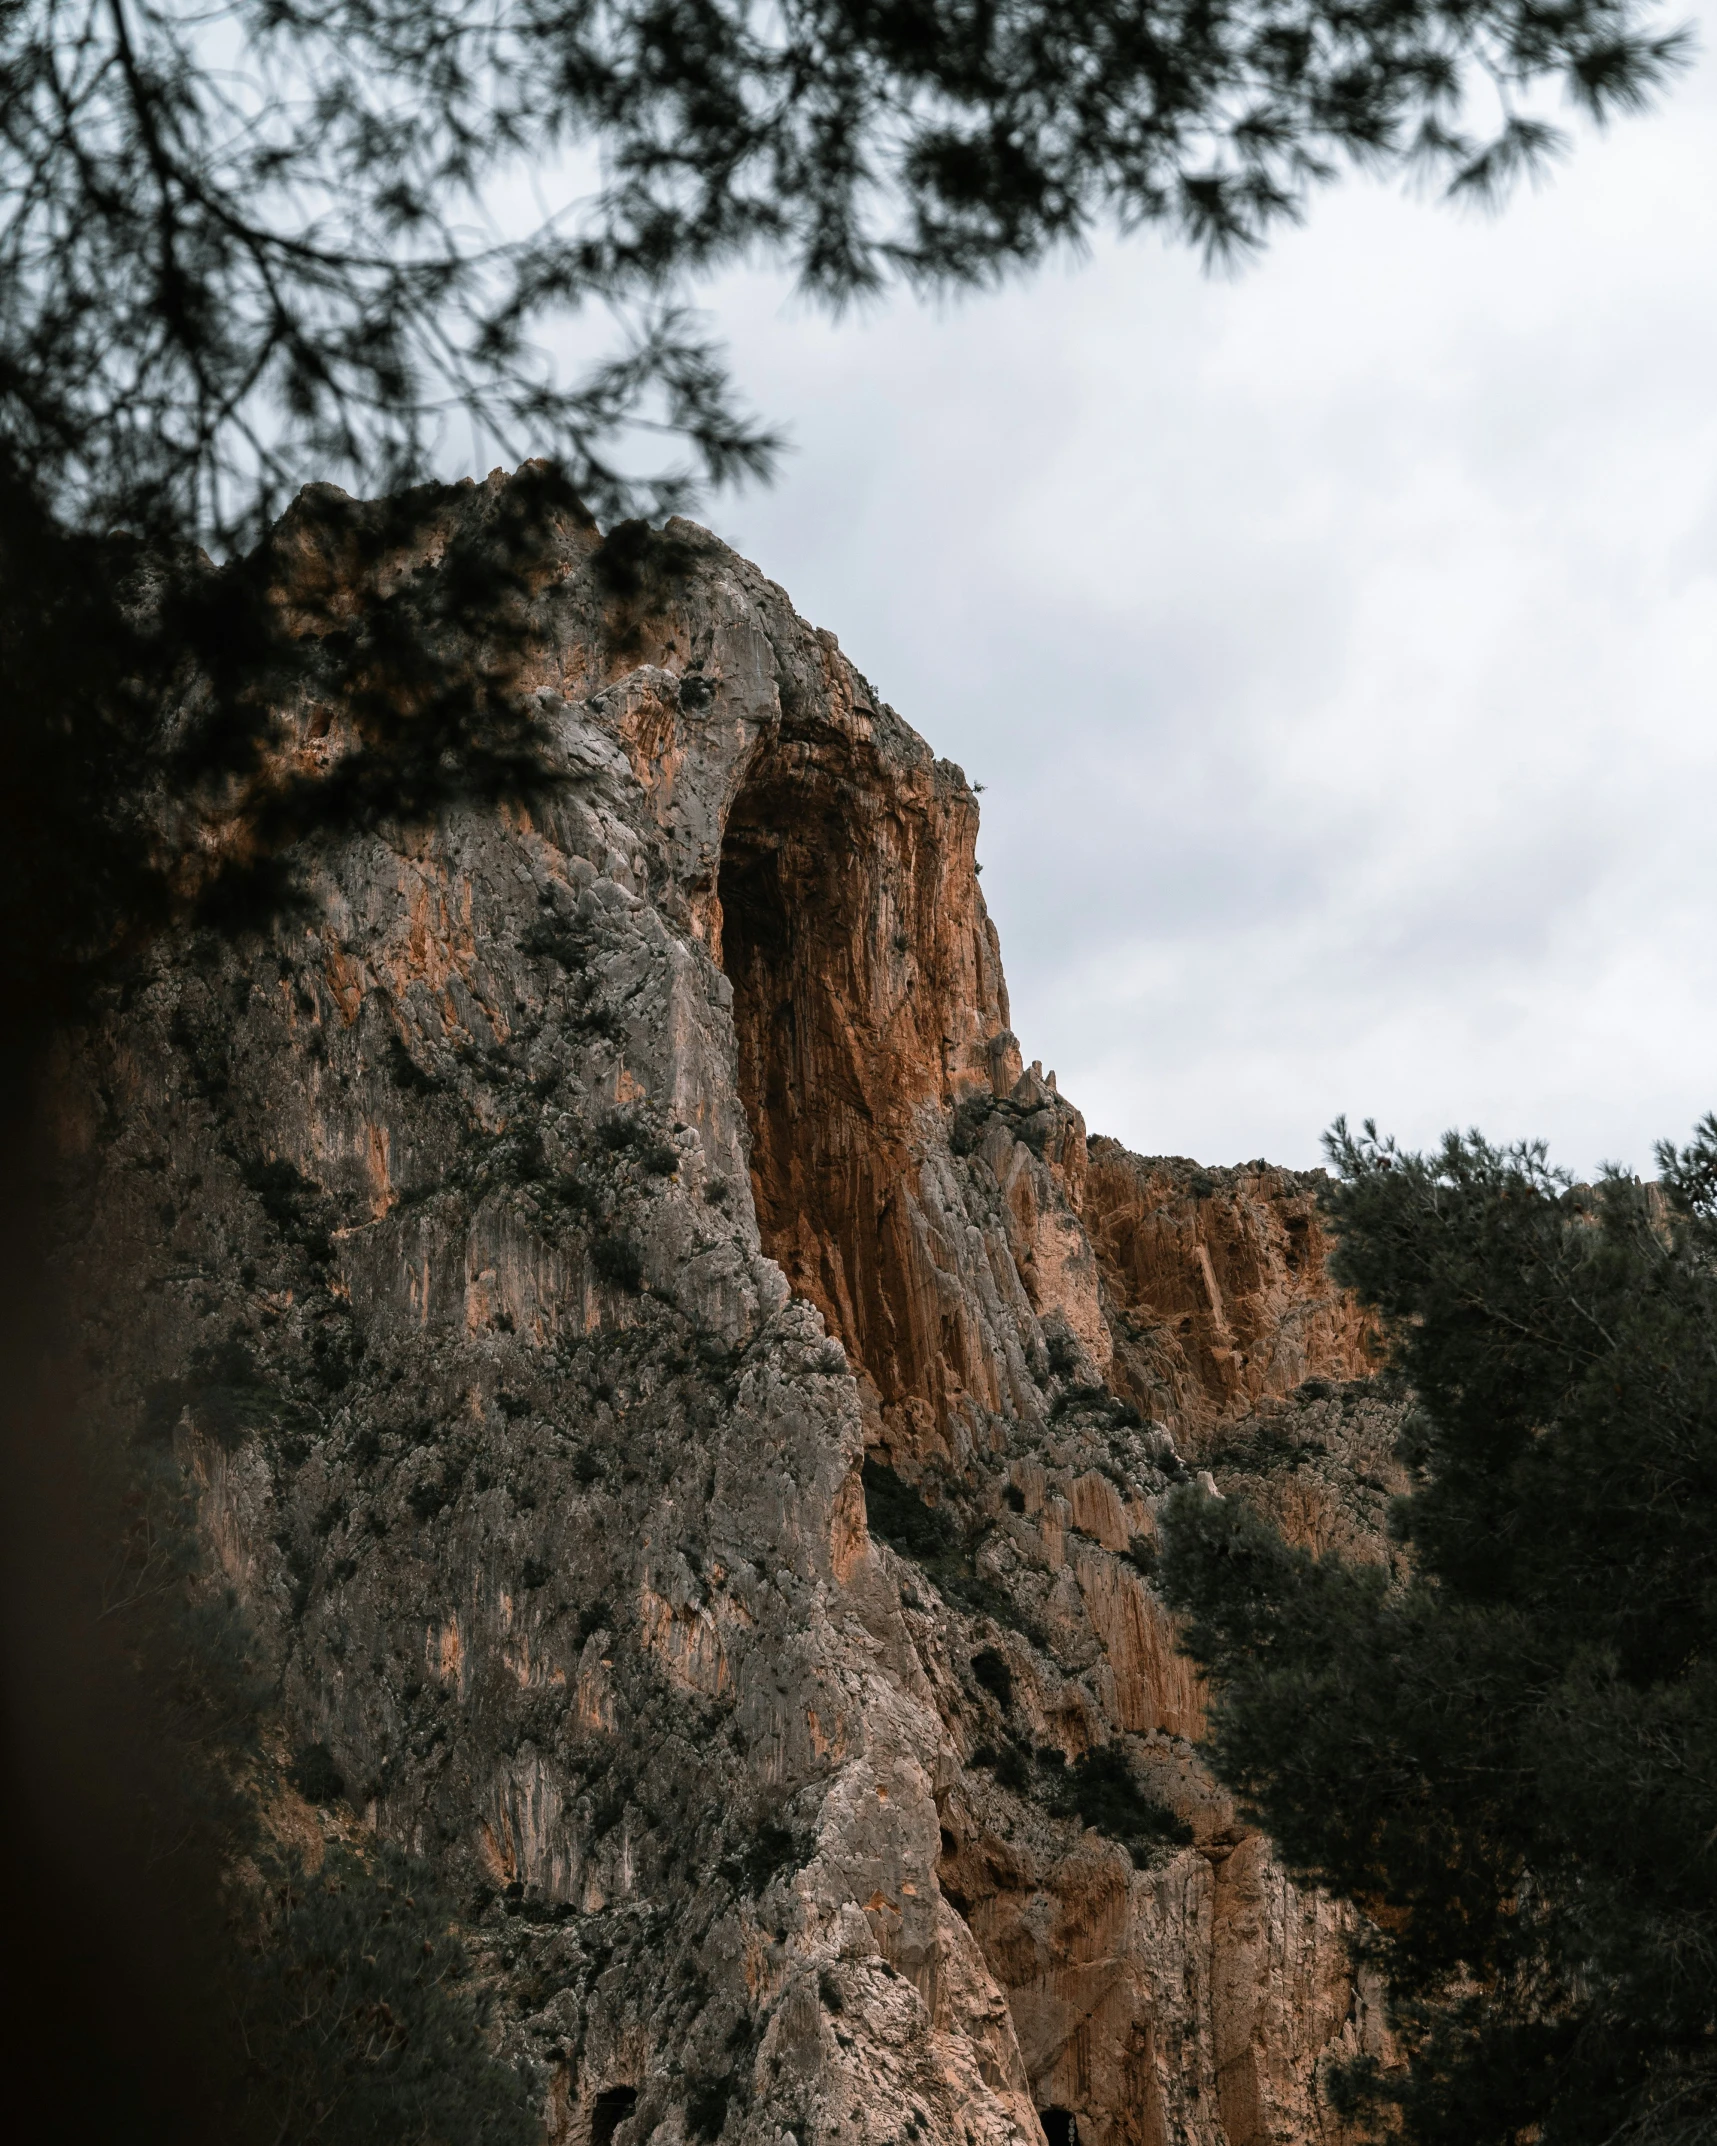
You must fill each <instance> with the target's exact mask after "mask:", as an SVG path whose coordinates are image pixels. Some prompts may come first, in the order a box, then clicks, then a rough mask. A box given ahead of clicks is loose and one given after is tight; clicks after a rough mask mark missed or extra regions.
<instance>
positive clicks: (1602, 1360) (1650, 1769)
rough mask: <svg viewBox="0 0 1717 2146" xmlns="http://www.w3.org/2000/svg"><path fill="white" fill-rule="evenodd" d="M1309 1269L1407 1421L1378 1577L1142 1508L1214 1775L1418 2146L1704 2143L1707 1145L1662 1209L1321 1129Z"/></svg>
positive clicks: (1229, 1515) (1715, 2110)
mask: <svg viewBox="0 0 1717 2146" xmlns="http://www.w3.org/2000/svg"><path fill="white" fill-rule="evenodd" d="M1329 1148H1330V1153H1331V1157H1332V1160H1333V1161H1334V1162H1335V1163H1336V1165H1337V1167H1338V1169H1339V1172H1340V1180H1339V1182H1338V1183H1337V1184H1335V1185H1334V1186H1333V1187H1332V1189H1331V1190H1330V1192H1329V1193H1328V1195H1327V1205H1328V1210H1329V1214H1330V1218H1331V1220H1332V1222H1333V1224H1334V1227H1335V1228H1336V1230H1337V1231H1338V1233H1339V1253H1338V1259H1337V1271H1338V1273H1339V1275H1340V1277H1341V1278H1342V1279H1343V1280H1345V1281H1346V1283H1347V1284H1348V1286H1349V1287H1351V1288H1352V1289H1353V1290H1355V1291H1356V1292H1357V1294H1358V1295H1359V1296H1360V1297H1361V1299H1362V1300H1363V1301H1364V1302H1366V1303H1367V1304H1370V1305H1373V1306H1375V1307H1376V1309H1377V1310H1378V1312H1379V1313H1381V1315H1382V1317H1383V1319H1384V1321H1385V1325H1386V1331H1387V1335H1388V1340H1389V1347H1390V1353H1391V1358H1392V1363H1393V1367H1394V1369H1395V1371H1396V1373H1397V1374H1398V1375H1399V1376H1401V1377H1402V1378H1404V1379H1405V1380H1406V1381H1407V1382H1408V1383H1409V1384H1410V1386H1411V1389H1412V1392H1413V1394H1414V1396H1415V1400H1416V1406H1415V1407H1414V1409H1413V1411H1412V1413H1411V1414H1410V1415H1409V1417H1408V1418H1407V1424H1406V1430H1405V1433H1404V1436H1403V1458H1404V1460H1405V1461H1406V1463H1407V1464H1408V1466H1409V1467H1410V1470H1411V1479H1412V1488H1411V1490H1410V1492H1409V1494H1408V1495H1406V1496H1405V1497H1403V1498H1401V1499H1399V1500H1398V1501H1397V1502H1396V1504H1395V1507H1394V1509H1393V1522H1394V1528H1395V1532H1396V1534H1397V1536H1398V1538H1399V1540H1400V1542H1401V1543H1402V1545H1403V1546H1404V1551H1405V1555H1404V1558H1403V1560H1402V1570H1401V1572H1400V1573H1399V1575H1398V1576H1395V1577H1392V1576H1391V1574H1390V1572H1389V1571H1388V1570H1387V1569H1386V1568H1385V1567H1384V1566H1383V1565H1381V1564H1379V1563H1375V1562H1371V1563H1365V1562H1360V1561H1358V1560H1357V1559H1355V1558H1353V1557H1351V1556H1344V1555H1341V1554H1338V1553H1335V1552H1331V1553H1327V1554H1325V1555H1324V1556H1322V1557H1319V1556H1315V1555H1313V1554H1312V1553H1311V1552H1310V1551H1309V1550H1307V1549H1304V1548H1297V1547H1290V1546H1289V1545H1288V1544H1287V1543H1286V1542H1285V1541H1284V1540H1283V1538H1282V1537H1281V1535H1280V1534H1278V1533H1277V1532H1276V1530H1275V1528H1274V1527H1273V1526H1272V1525H1271V1524H1270V1523H1269V1522H1268V1521H1267V1520H1265V1519H1264V1518H1263V1517H1262V1516H1261V1515H1260V1513H1259V1512H1258V1511H1257V1510H1255V1509H1254V1508H1253V1507H1251V1506H1249V1505H1248V1504H1247V1503H1246V1502H1245V1500H1244V1499H1243V1498H1242V1497H1239V1496H1230V1497H1228V1498H1225V1499H1216V1498H1211V1497H1209V1496H1208V1495H1206V1494H1205V1493H1203V1492H1201V1491H1199V1490H1196V1489H1193V1488H1190V1487H1187V1488H1183V1489H1181V1490H1179V1491H1178V1492H1177V1493H1176V1494H1175V1496H1174V1499H1173V1500H1172V1501H1171V1505H1170V1509H1169V1519H1168V1525H1167V1550H1166V1555H1165V1557H1164V1559H1163V1567H1162V1569H1163V1579H1164V1584H1165V1587H1166V1589H1167V1591H1168V1593H1169V1595H1170V1597H1171V1599H1172V1600H1174V1601H1175V1603H1176V1604H1177V1605H1178V1606H1179V1607H1180V1608H1181V1609H1182V1610H1183V1611H1184V1612H1185V1614H1186V1616H1187V1618H1188V1619H1189V1626H1188V1645H1189V1647H1190V1649H1191V1651H1192V1652H1193V1653H1194V1655H1195V1656H1196V1657H1197V1658H1198V1659H1199V1661H1200V1662H1202V1663H1203V1664H1204V1666H1205V1667H1206V1668H1207V1670H1208V1671H1209V1672H1210V1674H1211V1676H1212V1678H1213V1680H1214V1685H1215V1702H1214V1713H1213V1731H1212V1743H1211V1747H1210V1748H1211V1754H1212V1756H1213V1759H1214V1763H1215V1764H1216V1766H1217V1768H1218V1771H1219V1772H1220V1773H1221V1774H1222V1776H1223V1777H1224V1778H1225V1779H1226V1780H1227V1781H1228V1782H1229V1783H1230V1784H1231V1786H1232V1787H1233V1788H1234V1789H1235V1790H1236V1791H1238V1792H1239V1794H1240V1795H1241V1796H1242V1798H1243V1799H1244V1801H1245V1803H1246V1804H1247V1805H1248V1806H1249V1807H1250V1809H1251V1810H1252V1812H1253V1813H1254V1814H1255V1815H1256V1816H1257V1817H1258V1818H1259V1819H1261V1820H1262V1822H1263V1823H1264V1825H1265V1826H1266V1827H1267V1828H1268V1830H1269V1831H1270V1833H1271V1834H1272V1836H1273V1838H1274V1840H1275V1842H1276V1844H1277V1847H1278V1849H1279V1851H1280V1852H1281V1854H1282V1855H1283V1857H1284V1859H1285V1860H1286V1862H1287V1864H1288V1865H1289V1867H1290V1868H1291V1869H1292V1870H1295V1871H1297V1872H1299V1873H1301V1874H1303V1875H1305V1876H1308V1877H1310V1878H1313V1879H1315V1880H1316V1881H1317V1882H1319V1883H1320V1884H1323V1885H1326V1886H1328V1887H1331V1888H1332V1889H1334V1890H1335V1891H1337V1892H1339V1893H1342V1894H1344V1895H1346V1897H1347V1898H1348V1899H1350V1900H1351V1901H1353V1902H1355V1903H1356V1904H1357V1905H1358V1906H1359V1907H1360V1908H1361V1909H1362V1910H1363V1911H1365V1913H1366V1915H1367V1916H1368V1917H1369V1918H1370V1934H1369V1936H1368V1937H1367V1939H1366V1940H1365V1949H1366V1950H1367V1951H1368V1952H1369V1953H1370V1955H1371V1956H1372V1957H1373V1958H1374V1959H1375V1961H1376V1962H1377V1963H1378V1964H1379V1965H1380V1966H1381V1967H1382V1968H1383V1970H1384V1971H1385V1973H1386V1975H1387V1977H1388V1982H1389V1987H1390V1989H1391V1992H1392V2004H1393V2010H1394V2018H1395V2024H1396V2028H1397V2031H1398V2034H1399V2037H1400V2041H1401V2047H1402V2051H1403V2054H1404V2057H1405V2059H1406V2062H1405V2064H1404V2066H1403V2067H1401V2068H1399V2069H1385V2068H1380V2067H1379V2066H1378V2065H1377V2064H1376V2063H1375V2062H1369V2063H1361V2064H1356V2065H1352V2066H1350V2067H1348V2068H1347V2070H1346V2072H1345V2073H1344V2074H1343V2075H1342V2076H1341V2078H1340V2079H1339V2080H1338V2082H1337V2084H1338V2087H1339V2090H1340V2092H1341V2094H1342V2096H1343V2097H1344V2099H1345V2100H1346V2102H1347V2103H1348V2104H1349V2105H1350V2106H1351V2107H1352V2108H1353V2109H1355V2110H1366V2109H1368V2110H1369V2111H1370V2112H1371V2113H1372V2115H1373V2117H1374V2118H1375V2119H1377V2120H1378V2121H1379V2122H1380V2123H1382V2124H1384V2125H1385V2126H1386V2127H1387V2125H1388V2124H1389V2123H1390V2122H1391V2121H1393V2120H1396V2119H1399V2121H1400V2122H1401V2123H1403V2124H1404V2126H1405V2136H1406V2137H1407V2138H1408V2139H1410V2140H1412V2141H1415V2142H1419V2146H1479V2142H1495V2146H1504V2142H1507V2146H1515V2142H1525V2141H1527V2140H1532V2141H1536V2142H1540V2146H1600V2142H1605V2146H1607V2142H1611V2141H1615V2142H1620V2141H1629V2142H1636V2141H1637V2142H1640V2146H1644V2142H1646V2141H1651V2142H1653V2146H1692V2142H1693V2141H1695V2140H1704V2139H1708V2138H1709V2137H1710V2136H1711V2135H1712V2131H1713V2128H1714V2126H1717V1997H1714V1993H1717V1966H1714V1962H1717V1786H1714V1784H1717V1120H1713V1119H1707V1120H1706V1121H1705V1123H1704V1124H1703V1125H1702V1126H1701V1128H1700V1129H1699V1132H1698V1134H1697V1136H1696V1138H1695V1140H1694V1141H1693V1143H1692V1145H1691V1146H1690V1147H1688V1148H1686V1149H1685V1150H1680V1151H1678V1150H1676V1149H1674V1148H1672V1147H1667V1146H1666V1147H1663V1148H1661V1149H1660V1150H1659V1166H1660V1169H1661V1171H1662V1180H1661V1185H1660V1186H1651V1185H1642V1184H1640V1183H1638V1182H1637V1181H1635V1180H1633V1179H1631V1178H1628V1177H1625V1176H1622V1175H1620V1174H1610V1175H1608V1176H1606V1177H1605V1178H1604V1180H1603V1181H1602V1182H1601V1183H1599V1184H1597V1185H1596V1186H1582V1185H1575V1184H1573V1183H1572V1182H1571V1181H1570V1180H1569V1179H1568V1178H1567V1177H1566V1176H1565V1175H1564V1174H1562V1173H1560V1172H1558V1171H1555V1170H1553V1169H1551V1168H1550V1167H1549V1165H1548V1164H1547V1161H1546V1158H1545V1153H1544V1150H1543V1148H1542V1147H1541V1146H1538V1145H1522V1146H1517V1147H1513V1148H1509V1149H1498V1148H1495V1147H1493V1146H1491V1145H1489V1144H1488V1143H1487V1142H1485V1141H1484V1140H1482V1139H1481V1138H1480V1137H1479V1136H1478V1135H1476V1134H1472V1135H1468V1136H1466V1137H1464V1138H1462V1137H1458V1136H1455V1135H1450V1136H1449V1137H1448V1138H1447V1139H1446V1141H1445V1142H1444V1144H1443V1146H1442V1148H1441V1150H1440V1151H1438V1152H1436V1153H1434V1154H1431V1155H1428V1156H1427V1155H1417V1154H1404V1153H1402V1152H1400V1151H1398V1150H1397V1148H1396V1147H1395V1146H1394V1144H1393V1143H1392V1142H1389V1141H1387V1140H1380V1139H1379V1138H1378V1137H1377V1135H1376V1133H1375V1131H1374V1129H1373V1128H1372V1127H1371V1126H1369V1125H1367V1127H1366V1128H1365V1130H1364V1132H1363V1133H1362V1134H1359V1135H1354V1134H1352V1133H1350V1132H1349V1131H1348V1129H1347V1127H1346V1126H1345V1125H1344V1124H1338V1125H1337V1126H1336V1128H1335V1129H1334V1131H1333V1133H1332V1134H1331V1136H1330V1140H1329Z"/></svg>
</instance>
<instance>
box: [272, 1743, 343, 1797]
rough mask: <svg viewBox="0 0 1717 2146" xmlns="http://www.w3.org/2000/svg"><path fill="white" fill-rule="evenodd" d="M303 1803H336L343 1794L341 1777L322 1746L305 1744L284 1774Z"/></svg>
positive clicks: (329, 1752) (326, 1749)
mask: <svg viewBox="0 0 1717 2146" xmlns="http://www.w3.org/2000/svg"><path fill="white" fill-rule="evenodd" d="M286 1777H287V1779H288V1780H289V1781H290V1782H291V1783H292V1785H293V1787H294V1788H295V1789H297V1791H298V1793H299V1794H300V1795H301V1796H302V1797H303V1798H304V1800H305V1802H306V1803H338V1802H339V1800H340V1798H341V1797H342V1796H343V1795H344V1794H345V1793H346V1781H345V1776H344V1775H343V1774H342V1773H341V1771H340V1769H339V1767H338V1766H337V1765H336V1764H335V1763H334V1754H333V1753H332V1752H331V1751H330V1750H329V1749H328V1746H327V1745H326V1744H322V1743H316V1744H306V1745H305V1746H304V1747H303V1749H302V1750H301V1751H300V1752H299V1753H298V1756H297V1757H296V1758H295V1759H294V1760H293V1761H292V1764H291V1765H290V1766H289V1767H288V1768H287V1771H286Z"/></svg>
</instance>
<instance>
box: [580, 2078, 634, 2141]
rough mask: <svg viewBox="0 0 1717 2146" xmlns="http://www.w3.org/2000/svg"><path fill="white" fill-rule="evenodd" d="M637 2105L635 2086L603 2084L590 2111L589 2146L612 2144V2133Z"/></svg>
mask: <svg viewBox="0 0 1717 2146" xmlns="http://www.w3.org/2000/svg"><path fill="white" fill-rule="evenodd" d="M637 2106H638V2089H637V2088H636V2087H635V2086H605V2087H604V2088H603V2089H602V2091H601V2093H600V2094H598V2095H597V2097H596V2101H595V2104H594V2105H593V2107H592V2108H591V2111H590V2146H614V2134H615V2132H616V2131H618V2130H619V2128H620V2126H621V2125H622V2124H623V2123H624V2122H625V2121H626V2119H627V2117H629V2116H630V2115H631V2113H632V2111H633V2110H634V2109H635V2108H636V2107H637Z"/></svg>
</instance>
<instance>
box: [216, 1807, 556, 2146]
mask: <svg viewBox="0 0 1717 2146" xmlns="http://www.w3.org/2000/svg"><path fill="white" fill-rule="evenodd" d="M451 1921H452V1908H451V1906H450V1904H449V1903H448V1902H447V1901H446V1900H445V1899H443V1898H442V1897H441V1896H440V1895H439V1894H438V1893H437V1892H436V1890H435V1889H434V1887H433V1885H432V1884H431V1882H430V1879H429V1873H428V1872H427V1870H425V1869H424V1868H423V1867H422V1866H421V1865H414V1864H413V1863H412V1862H411V1861H410V1859H409V1858H407V1857H406V1856H404V1855H402V1854H400V1853H399V1851H398V1850H396V1849H390V1848H385V1847H384V1848H378V1849H376V1850H375V1851H374V1852H373V1853H372V1854H371V1855H370V1856H368V1857H367V1858H366V1857H361V1856H359V1855H357V1854H355V1853H353V1852H352V1851H351V1850H350V1849H346V1848H334V1849H331V1850H330V1851H329V1853H328V1855H327V1857H326V1859H325V1860H324V1862H323V1864H322V1867H321V1869H320V1870H319V1871H317V1872H315V1873H314V1874H313V1875H312V1874H308V1873H306V1872H304V1871H303V1870H301V1869H296V1868H294V1869H291V1870H288V1871H283V1872H281V1873H280V1874H278V1875H277V1877H276V1880H275V1883H274V1885H273V1886H272V1887H271V1888H270V1891H269V1895H268V1900H267V1906H266V1912H265V1913H264V1914H263V1916H262V1917H261V1918H260V1920H259V1921H258V1922H257V1923H256V1925H255V1926H254V1931H253V1935H252V1939H251V1943H250V1946H249V1949H248V1955H247V1959H246V1964H245V1970H244V1972H243V1973H242V1975H241V1976H240V1977H239V1978H238V1980H237V1982H236V1985H235V1987H236V1991H237V2025H238V2028H239V2031H240V2033H241V2035H242V2040H243V2045H244V2047H245V2049H246V2051H247V2052H248V2053H249V2058H250V2061H249V2064H248V2066H247V2068H246V2078H245V2086H244V2100H245V2116H246V2118H247V2119H248V2122H241V2124H240V2126H239V2131H238V2135H239V2136H240V2137H249V2136H251V2135H252V2132H253V2131H254V2133H255V2135H256V2136H258V2137H262V2136H265V2135H266V2136H269V2137H273V2138H283V2139H290V2140H292V2141H293V2142H294V2146H372V2142H373V2146H533V2142H534V2141H535V2140H536V2139H537V2137H538V2136H539V2126H538V2124H537V2122H536V2120H535V2119H534V2118H533V2117H532V2115H531V2113H530V2111H529V2109H528V2108H527V2106H526V2103H525V2096H524V2091H523V2087H522V2084H521V2081H520V2079H519V2076H518V2074H517V2073H516V2072H515V2071H514V2070H513V2069H512V2068H511V2067H510V2066H508V2065H506V2064H503V2063H501V2062H499V2061H498V2060H497V2059H496V2058H495V2057H494V2056H492V2055H491V2054H490V2051H489V2048H488V2045H487V2042H486V2040H485V2037H484V2032H483V2016H482V2009H481V2006H480V2004H479V2003H478V2001H477V1999H476V1997H475V1995H474V1985H473V1983H472V1981H471V1977H470V1971H469V1965H468V1962H467V1959H466V1955H465V1952H464V1948H463V1947H462V1945H461V1944H460V1942H459V1939H458V1937H457V1936H456V1935H455V1934H454V1932H453V1929H452V1927H451Z"/></svg>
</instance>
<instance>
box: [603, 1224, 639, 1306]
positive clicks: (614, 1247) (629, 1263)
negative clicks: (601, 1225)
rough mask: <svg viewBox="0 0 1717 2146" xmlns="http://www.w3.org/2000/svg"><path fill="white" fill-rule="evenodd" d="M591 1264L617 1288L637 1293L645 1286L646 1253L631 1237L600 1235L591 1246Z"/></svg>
mask: <svg viewBox="0 0 1717 2146" xmlns="http://www.w3.org/2000/svg"><path fill="white" fill-rule="evenodd" d="M590 1264H591V1265H592V1266H593V1267H594V1268H595V1269H596V1272H597V1274H598V1275H599V1276H600V1277H601V1278H602V1280H603V1281H605V1282H609V1283H611V1284H612V1285H613V1287H614V1288H616V1289H625V1290H629V1291H631V1292H632V1293H633V1294H634V1295H636V1294H637V1292H638V1291H639V1290H640V1289H642V1288H643V1286H644V1255H643V1253H642V1252H640V1251H639V1249H638V1247H637V1246H636V1245H635V1244H634V1243H633V1242H632V1240H631V1238H630V1237H621V1236H608V1237H598V1238H597V1240H596V1242H595V1243H594V1244H593V1245H592V1246H591V1247H590Z"/></svg>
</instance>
